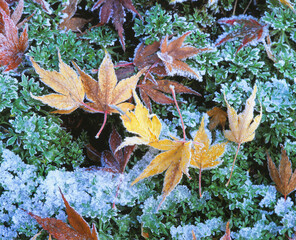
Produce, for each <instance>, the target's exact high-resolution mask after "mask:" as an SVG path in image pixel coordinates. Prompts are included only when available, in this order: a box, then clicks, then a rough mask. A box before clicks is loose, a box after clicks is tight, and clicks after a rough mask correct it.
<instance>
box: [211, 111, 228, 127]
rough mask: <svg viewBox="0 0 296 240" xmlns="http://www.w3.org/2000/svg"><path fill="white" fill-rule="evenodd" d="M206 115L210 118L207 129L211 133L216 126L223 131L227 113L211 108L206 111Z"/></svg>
mask: <svg viewBox="0 0 296 240" xmlns="http://www.w3.org/2000/svg"><path fill="white" fill-rule="evenodd" d="M207 114H208V115H209V117H210V118H211V119H210V123H209V129H210V130H211V131H212V130H214V129H215V128H216V127H217V126H218V125H220V126H221V127H222V129H223V130H224V128H225V123H226V120H227V113H226V112H225V111H223V110H222V109H221V108H218V107H213V108H212V109H211V110H209V111H207Z"/></svg>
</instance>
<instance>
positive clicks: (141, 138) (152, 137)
mask: <svg viewBox="0 0 296 240" xmlns="http://www.w3.org/2000/svg"><path fill="white" fill-rule="evenodd" d="M133 96H134V99H135V102H136V107H135V109H134V112H131V111H127V112H126V113H125V114H124V115H122V116H121V119H122V122H123V125H124V127H125V128H126V130H127V131H129V132H131V133H134V134H137V135H138V136H137V137H126V138H125V139H124V141H123V142H122V143H121V144H120V146H119V147H118V149H121V148H123V147H125V146H130V145H135V144H137V145H139V144H149V143H151V142H156V141H158V140H159V135H160V131H161V122H160V120H159V119H158V117H157V116H156V115H150V114H149V111H148V109H147V108H145V107H144V105H143V104H142V103H141V101H140V99H139V97H138V96H137V94H136V93H135V92H134V93H133Z"/></svg>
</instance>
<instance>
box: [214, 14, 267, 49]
mask: <svg viewBox="0 0 296 240" xmlns="http://www.w3.org/2000/svg"><path fill="white" fill-rule="evenodd" d="M218 23H220V24H225V25H228V26H237V25H240V28H235V30H230V31H229V32H225V33H223V34H222V35H220V36H219V37H218V39H217V41H216V44H215V46H219V45H221V44H223V43H225V42H227V41H232V40H234V39H236V38H238V37H239V38H243V42H242V45H241V46H240V47H239V48H238V49H237V51H236V53H238V52H239V51H240V50H241V49H242V48H243V47H244V46H247V45H249V44H252V45H255V44H257V43H258V42H260V41H264V39H265V37H267V36H268V26H267V24H265V25H263V24H261V23H259V22H258V21H257V20H256V19H255V18H254V17H252V16H246V15H240V16H232V17H230V18H221V19H219V20H218Z"/></svg>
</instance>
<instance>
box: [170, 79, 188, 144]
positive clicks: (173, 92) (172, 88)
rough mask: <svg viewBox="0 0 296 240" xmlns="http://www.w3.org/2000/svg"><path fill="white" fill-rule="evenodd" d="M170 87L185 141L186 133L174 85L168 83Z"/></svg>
mask: <svg viewBox="0 0 296 240" xmlns="http://www.w3.org/2000/svg"><path fill="white" fill-rule="evenodd" d="M170 89H171V90H172V94H173V98H174V102H175V104H176V107H177V110H178V113H179V116H180V119H181V124H182V130H183V139H184V141H186V134H185V127H184V122H183V118H182V115H181V112H180V108H179V105H178V103H177V99H176V94H175V87H174V86H173V85H170Z"/></svg>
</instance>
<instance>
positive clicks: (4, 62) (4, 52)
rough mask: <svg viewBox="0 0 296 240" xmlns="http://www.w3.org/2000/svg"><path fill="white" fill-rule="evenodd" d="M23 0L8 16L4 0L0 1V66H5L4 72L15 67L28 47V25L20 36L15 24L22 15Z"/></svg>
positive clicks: (8, 12)
mask: <svg viewBox="0 0 296 240" xmlns="http://www.w3.org/2000/svg"><path fill="white" fill-rule="evenodd" d="M22 9H23V0H21V1H20V2H19V4H18V6H17V7H16V11H15V12H14V13H13V14H12V16H11V17H10V11H9V7H8V5H7V3H6V2H5V1H4V0H1V1H0V66H6V68H5V70H4V71H5V72H6V71H10V70H13V69H16V68H17V67H18V65H19V64H20V63H21V62H22V60H23V55H24V52H25V51H26V49H27V47H28V27H27V26H25V28H24V30H23V32H22V33H21V35H20V37H18V28H17V26H16V24H17V22H18V21H19V19H20V17H21V15H22Z"/></svg>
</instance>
